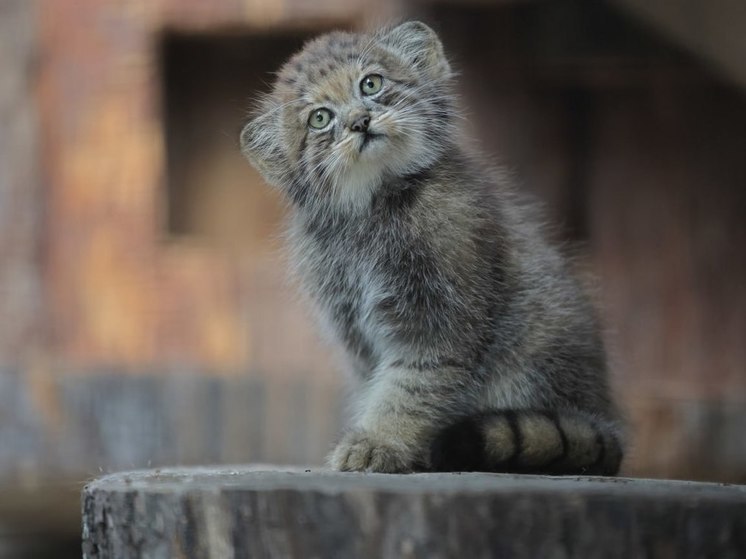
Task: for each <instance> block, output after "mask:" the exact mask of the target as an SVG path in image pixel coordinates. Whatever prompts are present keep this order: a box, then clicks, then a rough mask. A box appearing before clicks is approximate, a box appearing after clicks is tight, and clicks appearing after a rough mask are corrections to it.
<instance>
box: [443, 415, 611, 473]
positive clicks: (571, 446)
mask: <svg viewBox="0 0 746 559" xmlns="http://www.w3.org/2000/svg"><path fill="white" fill-rule="evenodd" d="M619 431H620V430H619V427H618V425H617V424H616V423H614V422H611V421H608V420H603V419H600V418H598V417H596V416H593V415H591V414H589V413H584V412H580V411H575V410H560V411H543V410H496V411H494V412H488V413H482V414H479V415H475V416H470V417H467V418H465V419H462V420H460V421H459V422H457V423H454V424H453V425H451V426H449V427H447V428H446V429H444V430H443V431H441V432H440V433H439V434H438V435H437V436H436V438H435V440H434V441H433V444H432V447H431V455H430V469H432V470H433V471H438V472H453V471H467V472H468V471H482V472H515V473H532V474H550V475H605V476H613V475H616V473H617V472H618V471H619V465H620V463H621V461H622V456H623V449H622V444H621V436H620V433H619Z"/></svg>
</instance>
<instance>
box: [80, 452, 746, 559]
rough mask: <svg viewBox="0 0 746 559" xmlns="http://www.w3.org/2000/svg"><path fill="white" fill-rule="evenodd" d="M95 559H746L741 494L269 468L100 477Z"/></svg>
mask: <svg viewBox="0 0 746 559" xmlns="http://www.w3.org/2000/svg"><path fill="white" fill-rule="evenodd" d="M83 556H84V557H85V558H87V559H94V558H96V559H99V558H127V557H133V558H136V557H143V558H148V559H152V558H161V557H162V558H174V557H179V558H181V557H183V558H190V559H191V558H211V559H216V558H218V559H229V558H235V559H239V558H248V557H251V558H253V557H258V558H265V557H267V558H282V559H286V558H296V557H297V558H301V557H303V558H319V559H329V558H332V559H333V558H340V559H342V558H344V559H352V558H357V557H360V558H369V557H370V558H372V557H376V558H378V557H383V558H399V557H401V558H407V557H423V558H428V559H438V558H444V557H454V558H465V559H472V558H481V557H498V558H502V557H505V558H515V559H523V558H528V557H532V558H541V559H553V558H558V559H559V558H569V557H578V558H583V559H592V558H596V557H598V558H604V559H608V558H620V559H628V558H638V557H646V558H648V557H662V558H676V559H685V558H691V559H695V558H696V559H702V558H708V557H712V558H717V559H728V558H733V559H735V558H742V557H746V486H737V485H721V484H712V483H694V482H684V481H663V480H646V479H625V478H593V477H559V478H550V477H543V476H525V475H522V476H518V475H500V474H482V473H469V474H467V473H464V474H411V475H385V474H360V473H337V472H331V471H324V470H309V469H306V470H304V469H287V468H275V467H269V466H267V467H256V466H255V467H238V468H182V469H163V470H148V471H134V472H125V473H118V474H112V475H107V476H104V477H102V478H100V479H98V480H96V481H94V482H92V483H90V484H89V485H87V486H86V487H85V489H84V491H83Z"/></svg>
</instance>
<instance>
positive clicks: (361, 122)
mask: <svg viewBox="0 0 746 559" xmlns="http://www.w3.org/2000/svg"><path fill="white" fill-rule="evenodd" d="M369 125H370V117H369V116H368V115H363V116H359V117H358V118H356V119H355V120H354V121H353V122H352V124H350V130H352V131H353V132H367V131H368V126H369Z"/></svg>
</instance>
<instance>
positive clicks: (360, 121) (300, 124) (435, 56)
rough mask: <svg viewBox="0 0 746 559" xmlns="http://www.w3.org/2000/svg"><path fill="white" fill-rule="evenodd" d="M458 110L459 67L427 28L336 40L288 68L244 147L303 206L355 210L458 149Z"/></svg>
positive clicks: (327, 38) (314, 47)
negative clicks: (454, 72) (453, 146)
mask: <svg viewBox="0 0 746 559" xmlns="http://www.w3.org/2000/svg"><path fill="white" fill-rule="evenodd" d="M453 105H454V103H453V95H452V92H451V70H450V67H449V65H448V62H447V60H446V59H445V56H444V55H443V48H442V46H441V43H440V41H439V40H438V37H437V36H436V34H435V33H434V32H433V31H432V30H431V29H430V28H429V27H427V26H426V25H425V24H423V23H420V22H407V23H404V24H402V25H399V26H397V27H394V28H392V29H385V30H382V31H379V32H378V33H375V34H373V35H364V34H352V33H342V32H335V33H330V34H328V35H323V36H321V37H319V38H317V39H315V40H312V41H310V42H309V43H307V44H306V45H305V46H304V48H303V49H302V50H301V51H300V52H299V53H297V54H296V55H295V56H293V57H292V58H291V59H290V60H289V61H288V62H287V63H286V64H285V65H284V66H283V67H282V69H281V70H280V72H279V74H278V78H277V82H276V83H275V85H274V88H273V90H272V92H271V94H270V95H268V96H267V97H266V98H264V99H263V100H262V101H261V102H260V104H259V107H258V111H257V113H256V116H255V117H254V118H253V119H252V120H251V121H250V122H249V123H248V124H247V125H246V126H245V128H244V129H243V131H242V132H241V149H242V151H243V153H244V154H245V155H246V156H247V157H248V158H249V160H250V161H251V162H252V163H253V165H254V166H255V167H256V168H257V169H258V170H259V171H260V172H261V173H262V175H263V176H264V177H265V179H266V180H267V181H268V182H270V183H272V184H274V185H276V186H279V187H280V188H281V189H283V190H284V191H285V192H286V194H287V195H288V196H289V198H290V199H291V200H292V201H293V202H294V203H295V204H297V205H299V206H308V205H313V206H316V207H319V206H323V207H324V208H325V209H327V210H337V211H352V210H355V209H356V208H361V207H365V206H367V205H368V204H369V202H370V200H371V197H372V195H373V193H374V192H375V191H376V189H377V188H379V187H380V186H381V185H382V184H384V182H385V181H387V179H391V178H393V177H401V176H406V175H409V174H411V173H416V172H418V171H420V170H422V169H424V168H427V167H428V166H430V165H432V164H433V163H434V162H435V161H436V160H437V159H438V157H439V156H440V155H441V154H442V153H443V150H444V149H445V146H446V145H448V144H449V143H451V142H453V141H454V138H453V135H454V122H455V115H454V114H453V111H454V107H453Z"/></svg>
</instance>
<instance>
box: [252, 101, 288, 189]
mask: <svg viewBox="0 0 746 559" xmlns="http://www.w3.org/2000/svg"><path fill="white" fill-rule="evenodd" d="M279 118H280V111H278V110H277V109H276V108H275V107H272V106H270V104H269V103H262V105H261V108H260V111H258V112H257V113H256V115H255V116H254V117H253V118H252V119H251V120H250V121H249V122H248V124H246V126H244V127H243V130H241V138H240V139H241V153H243V155H244V157H246V158H247V159H248V160H249V161H250V162H251V164H252V165H253V166H254V167H255V168H256V169H257V171H259V172H260V173H261V174H262V176H263V177H264V179H265V180H266V181H267V182H269V183H271V184H274V185H276V186H281V185H282V184H283V183H284V178H285V176H286V173H287V170H288V164H287V157H286V155H285V152H284V150H283V148H282V141H281V135H280V126H279V122H278V120H279Z"/></svg>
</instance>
